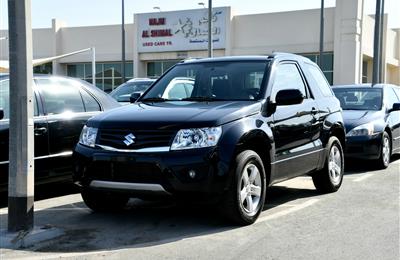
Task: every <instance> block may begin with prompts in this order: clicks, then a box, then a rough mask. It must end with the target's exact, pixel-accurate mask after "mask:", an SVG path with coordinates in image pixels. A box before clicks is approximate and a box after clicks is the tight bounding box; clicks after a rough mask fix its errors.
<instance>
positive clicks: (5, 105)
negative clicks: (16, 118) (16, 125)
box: [0, 80, 39, 119]
mask: <svg viewBox="0 0 400 260" xmlns="http://www.w3.org/2000/svg"><path fill="white" fill-rule="evenodd" d="M0 108H1V109H3V112H4V117H3V119H9V118H10V81H9V80H3V81H0ZM38 114H39V111H38V106H37V102H36V97H35V93H33V115H34V116H38Z"/></svg>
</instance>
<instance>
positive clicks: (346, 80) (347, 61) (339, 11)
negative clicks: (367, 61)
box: [333, 0, 364, 84]
mask: <svg viewBox="0 0 400 260" xmlns="http://www.w3.org/2000/svg"><path fill="white" fill-rule="evenodd" d="M363 9H364V0H336V8H335V25H334V26H335V37H334V61H333V67H334V73H333V74H334V75H333V84H355V83H356V84H358V83H361V82H362V53H361V35H362V19H363Z"/></svg>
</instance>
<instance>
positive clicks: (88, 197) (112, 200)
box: [81, 189, 129, 212]
mask: <svg viewBox="0 0 400 260" xmlns="http://www.w3.org/2000/svg"><path fill="white" fill-rule="evenodd" d="M81 196H82V199H83V201H84V202H85V204H86V206H87V207H88V208H90V209H91V210H93V211H97V212H104V211H118V210H122V209H123V208H124V207H125V205H126V203H127V202H128V200H129V197H126V196H123V195H119V194H118V195H116V194H112V193H108V192H103V191H96V190H91V189H83V190H82V191H81Z"/></svg>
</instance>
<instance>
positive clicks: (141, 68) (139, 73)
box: [133, 14, 147, 78]
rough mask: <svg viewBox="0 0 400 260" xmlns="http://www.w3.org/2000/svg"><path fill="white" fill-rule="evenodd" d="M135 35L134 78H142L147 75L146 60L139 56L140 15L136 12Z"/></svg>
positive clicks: (134, 19)
mask: <svg viewBox="0 0 400 260" xmlns="http://www.w3.org/2000/svg"><path fill="white" fill-rule="evenodd" d="M133 21H134V22H133V35H135V40H134V41H133V77H134V78H141V77H146V76H147V72H146V64H145V62H144V61H141V60H140V56H139V48H138V44H139V32H138V28H139V25H138V21H139V19H138V15H137V14H134V18H133Z"/></svg>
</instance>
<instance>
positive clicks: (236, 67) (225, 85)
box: [140, 61, 267, 102]
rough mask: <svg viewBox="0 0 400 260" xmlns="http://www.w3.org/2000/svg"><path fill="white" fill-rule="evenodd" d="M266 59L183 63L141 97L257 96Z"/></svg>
mask: <svg viewBox="0 0 400 260" xmlns="http://www.w3.org/2000/svg"><path fill="white" fill-rule="evenodd" d="M266 65H267V62H266V61H240V62H238V61H236V62H207V63H206V62H204V63H195V64H190V63H189V64H179V65H177V66H175V67H174V68H173V69H172V70H170V71H169V72H167V74H166V75H164V76H163V77H162V78H161V79H160V80H159V81H158V82H157V83H156V84H155V85H154V86H153V87H152V88H151V89H150V90H149V91H148V92H147V93H146V94H145V95H144V96H143V97H142V98H141V99H140V101H143V102H145V101H169V100H173V101H191V100H192V101H212V100H257V99H260V96H261V95H262V93H261V92H262V89H261V83H262V80H263V78H264V73H265V69H266Z"/></svg>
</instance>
